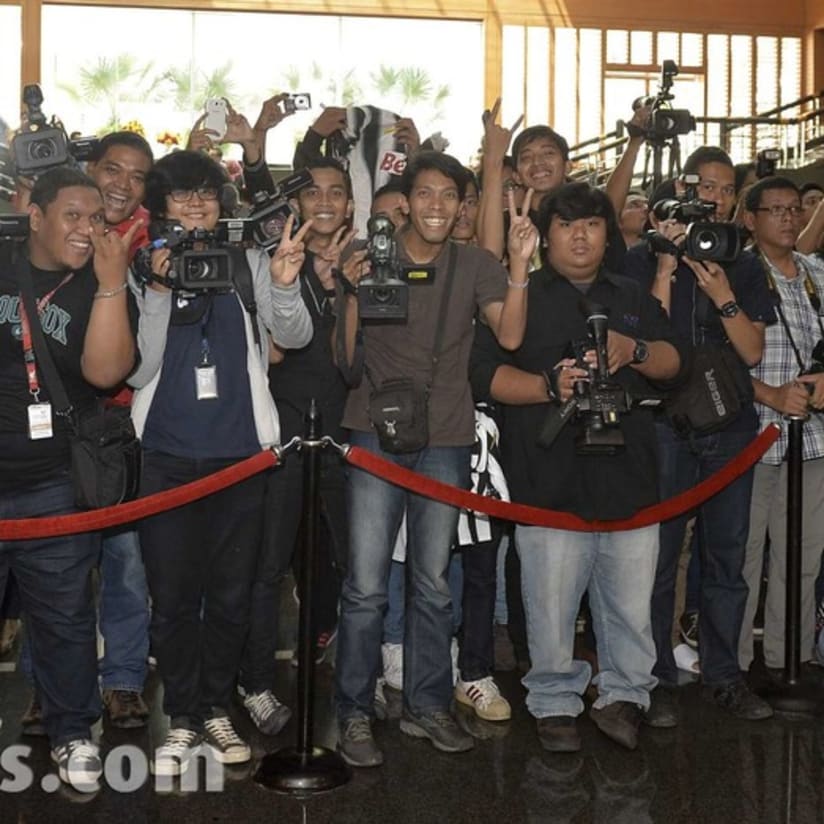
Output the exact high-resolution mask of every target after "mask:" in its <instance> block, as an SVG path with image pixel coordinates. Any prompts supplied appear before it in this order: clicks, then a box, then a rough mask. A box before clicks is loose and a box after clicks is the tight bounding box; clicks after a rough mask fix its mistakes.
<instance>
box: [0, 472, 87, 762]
mask: <svg viewBox="0 0 824 824" xmlns="http://www.w3.org/2000/svg"><path fill="white" fill-rule="evenodd" d="M76 511H77V510H76V508H75V506H74V491H73V489H72V484H71V481H70V480H69V479H68V477H67V476H62V477H60V478H55V479H53V480H50V481H46V482H44V483H41V484H38V485H37V486H34V487H29V488H27V489H22V490H20V491H14V492H7V493H3V495H1V496H0V519H3V520H5V519H17V518H36V517H41V516H49V515H64V514H68V513H71V512H76ZM99 552H100V534H99V533H97V532H91V533H89V532H87V533H83V534H81V535H68V536H62V537H58V538H41V539H34V540H30V541H0V592H4V591H5V588H6V580H7V578H8V573H9V570H11V572H13V573H14V577H15V579H16V581H17V585H18V587H19V589H20V599H21V602H22V607H23V613H24V615H25V619H26V634H27V637H28V639H29V644H30V646H31V657H32V662H33V666H34V670H35V672H36V673H37V682H38V687H39V692H40V700H41V703H42V707H43V722H44V724H45V727H46V732H47V733H48V736H49V739H50V740H51V743H52V746H56V745H57V744H62V743H64V742H66V741H71V740H72V739H75V738H91V732H90V727H91V725H92V724H93V723H94V722H95V721H96V720H97V719H98V717H99V716H100V695H99V691H98V687H97V647H96V637H95V615H94V603H93V601H92V589H91V580H90V573H91V571H92V568H93V567H94V565H95V564H96V563H97V556H98V553H99Z"/></svg>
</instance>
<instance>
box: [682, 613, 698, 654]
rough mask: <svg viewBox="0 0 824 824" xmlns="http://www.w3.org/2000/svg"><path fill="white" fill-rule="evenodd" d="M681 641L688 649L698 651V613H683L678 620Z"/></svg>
mask: <svg viewBox="0 0 824 824" xmlns="http://www.w3.org/2000/svg"><path fill="white" fill-rule="evenodd" d="M678 627H679V632H678V635H679V636H680V637H681V640H682V641H683V642H684V643H685V644H686V645H687V646H689V647H692V648H693V649H698V612H697V611H693V612H684V613H682V615H681V617H680V618H679V619H678Z"/></svg>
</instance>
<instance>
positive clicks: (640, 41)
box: [629, 31, 653, 66]
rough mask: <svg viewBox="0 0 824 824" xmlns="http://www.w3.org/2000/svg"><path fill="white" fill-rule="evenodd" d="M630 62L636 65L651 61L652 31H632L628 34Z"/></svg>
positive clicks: (644, 64)
mask: <svg viewBox="0 0 824 824" xmlns="http://www.w3.org/2000/svg"><path fill="white" fill-rule="evenodd" d="M630 44H631V49H630V58H629V59H630V62H631V63H634V64H635V65H636V66H646V65H649V64H650V63H652V62H653V57H652V32H651V31H634V32H632V34H630Z"/></svg>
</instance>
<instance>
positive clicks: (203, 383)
mask: <svg viewBox="0 0 824 824" xmlns="http://www.w3.org/2000/svg"><path fill="white" fill-rule="evenodd" d="M195 387H196V391H197V399H198V400H199V401H206V400H211V399H213V398H216V397H217V396H218V394H217V367H216V366H214V365H213V364H203V363H202V364H201V365H200V366H196V367H195Z"/></svg>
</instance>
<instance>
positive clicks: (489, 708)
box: [455, 675, 512, 721]
mask: <svg viewBox="0 0 824 824" xmlns="http://www.w3.org/2000/svg"><path fill="white" fill-rule="evenodd" d="M455 700H456V701H458V702H459V703H461V704H465V705H466V706H467V707H472V708H473V709H474V710H475V715H477V716H478V718H483V720H484V721H508V720H509V719H510V718H511V717H512V708H511V707H510V706H509V701H507V700H506V698H504V697H503V695H501V692H500V690H499V689H498V685H497V684H496V683H495V679H494V678H493V677H492V676H491V675H487V677H486V678H480V679H478V680H477V681H461V679H460V678H459V679H458V683H457V685H456V687H455Z"/></svg>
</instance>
